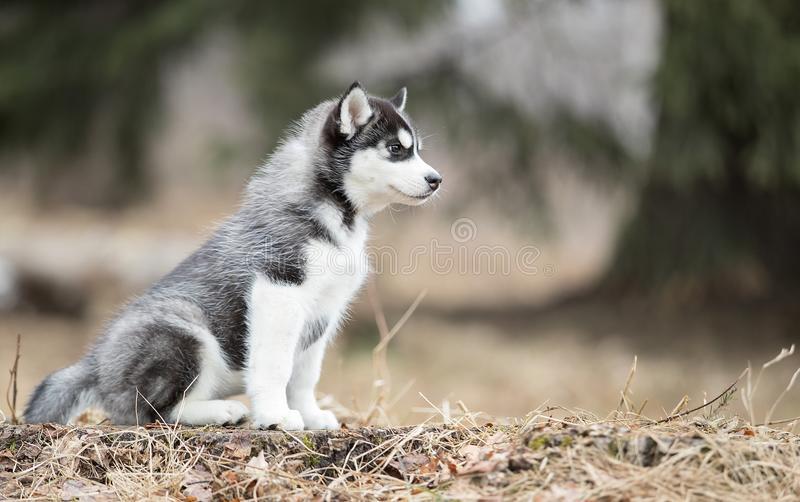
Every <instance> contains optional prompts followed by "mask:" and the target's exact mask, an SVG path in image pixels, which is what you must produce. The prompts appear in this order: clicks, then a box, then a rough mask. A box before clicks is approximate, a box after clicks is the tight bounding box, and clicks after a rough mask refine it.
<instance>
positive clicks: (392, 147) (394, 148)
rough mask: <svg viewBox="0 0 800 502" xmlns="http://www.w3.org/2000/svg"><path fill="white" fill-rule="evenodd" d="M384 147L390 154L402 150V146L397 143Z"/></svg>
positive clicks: (396, 153) (395, 153)
mask: <svg viewBox="0 0 800 502" xmlns="http://www.w3.org/2000/svg"><path fill="white" fill-rule="evenodd" d="M386 149H387V150H389V153H391V154H392V155H398V154H399V153H400V152H401V151H403V148H402V147H401V146H400V145H398V144H397V143H394V144H391V145H389V146H387V147H386Z"/></svg>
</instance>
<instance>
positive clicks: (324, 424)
mask: <svg viewBox="0 0 800 502" xmlns="http://www.w3.org/2000/svg"><path fill="white" fill-rule="evenodd" d="M303 421H304V422H305V423H306V429H324V430H336V429H339V428H340V427H341V425H340V424H339V420H337V419H336V415H334V414H333V413H332V412H330V411H328V410H319V409H318V410H314V411H311V412H306V413H303Z"/></svg>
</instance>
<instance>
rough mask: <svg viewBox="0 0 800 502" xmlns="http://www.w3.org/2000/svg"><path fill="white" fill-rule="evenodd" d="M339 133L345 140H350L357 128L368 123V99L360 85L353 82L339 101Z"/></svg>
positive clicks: (370, 115)
mask: <svg viewBox="0 0 800 502" xmlns="http://www.w3.org/2000/svg"><path fill="white" fill-rule="evenodd" d="M338 111H339V117H338V118H339V132H340V133H341V134H343V135H344V136H347V139H350V138H352V137H353V136H354V135H355V134H356V131H357V130H358V128H359V127H361V126H363V125H364V124H366V123H367V122H369V119H370V117H372V108H371V107H370V106H369V98H367V93H366V91H364V88H363V87H361V84H359V83H358V82H353V84H352V85H351V86H350V88H348V89H347V91H346V92H345V93H344V95H343V96H342V99H340V100H339V107H338Z"/></svg>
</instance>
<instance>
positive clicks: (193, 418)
mask: <svg viewBox="0 0 800 502" xmlns="http://www.w3.org/2000/svg"><path fill="white" fill-rule="evenodd" d="M247 414H248V409H247V406H245V405H244V404H242V403H240V402H239V401H230V400H223V399H213V400H209V401H186V402H182V403H180V404H178V405H177V406H175V408H173V410H172V412H171V413H170V417H169V419H170V421H172V422H177V423H181V424H186V425H207V424H214V425H226V424H228V425H233V424H238V423H239V422H241V421H242V420H243V419H244V418H245V417H246V416H247Z"/></svg>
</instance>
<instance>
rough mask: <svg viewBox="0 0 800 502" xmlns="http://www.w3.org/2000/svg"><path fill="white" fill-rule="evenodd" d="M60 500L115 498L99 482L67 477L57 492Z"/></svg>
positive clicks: (100, 501)
mask: <svg viewBox="0 0 800 502" xmlns="http://www.w3.org/2000/svg"><path fill="white" fill-rule="evenodd" d="M59 498H60V499H61V500H79V501H81V502H105V501H109V500H116V497H113V496H112V494H111V490H110V489H109V488H108V487H106V486H103V485H101V484H99V483H92V482H90V481H86V480H79V479H68V480H66V481H64V484H63V485H62V487H61V492H60V493H59Z"/></svg>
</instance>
